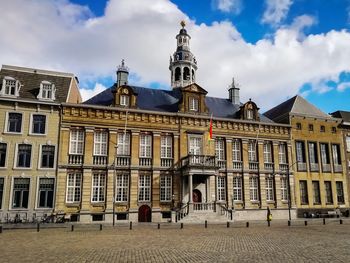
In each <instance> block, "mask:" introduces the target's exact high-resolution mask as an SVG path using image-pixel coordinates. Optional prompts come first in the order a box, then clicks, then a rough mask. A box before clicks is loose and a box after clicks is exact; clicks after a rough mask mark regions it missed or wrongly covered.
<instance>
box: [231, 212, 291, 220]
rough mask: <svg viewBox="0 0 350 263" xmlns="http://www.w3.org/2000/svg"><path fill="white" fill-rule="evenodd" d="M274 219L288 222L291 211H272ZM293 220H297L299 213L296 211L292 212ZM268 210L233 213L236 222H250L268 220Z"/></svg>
mask: <svg viewBox="0 0 350 263" xmlns="http://www.w3.org/2000/svg"><path fill="white" fill-rule="evenodd" d="M271 214H272V219H276V220H288V219H289V211H288V209H271ZM290 215H291V219H296V218H297V212H296V210H295V209H291V210H290ZM266 218H267V210H266V209H259V210H257V209H246V210H235V211H234V212H233V220H234V221H249V220H266Z"/></svg>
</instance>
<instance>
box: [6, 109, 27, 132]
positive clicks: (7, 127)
mask: <svg viewBox="0 0 350 263" xmlns="http://www.w3.org/2000/svg"><path fill="white" fill-rule="evenodd" d="M11 113H17V114H21V115H22V120H21V131H20V132H13V131H9V118H10V114H11ZM23 123H24V113H23V112H17V111H7V112H6V120H5V129H4V133H7V134H22V132H23Z"/></svg>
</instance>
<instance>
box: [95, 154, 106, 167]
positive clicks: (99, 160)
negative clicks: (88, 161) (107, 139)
mask: <svg viewBox="0 0 350 263" xmlns="http://www.w3.org/2000/svg"><path fill="white" fill-rule="evenodd" d="M92 162H93V164H94V165H107V156H93V160H92Z"/></svg>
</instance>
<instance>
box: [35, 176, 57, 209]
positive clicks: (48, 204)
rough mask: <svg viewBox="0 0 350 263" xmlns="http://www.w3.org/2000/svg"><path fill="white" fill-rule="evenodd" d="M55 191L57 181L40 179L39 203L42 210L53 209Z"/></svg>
mask: <svg viewBox="0 0 350 263" xmlns="http://www.w3.org/2000/svg"><path fill="white" fill-rule="evenodd" d="M54 189H55V179H53V178H40V179H39V203H38V207H40V208H52V207H53V197H54Z"/></svg>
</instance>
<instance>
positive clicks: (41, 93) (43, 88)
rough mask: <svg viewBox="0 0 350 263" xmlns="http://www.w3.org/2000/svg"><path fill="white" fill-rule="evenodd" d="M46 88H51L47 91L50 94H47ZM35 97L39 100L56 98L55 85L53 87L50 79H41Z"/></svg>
mask: <svg viewBox="0 0 350 263" xmlns="http://www.w3.org/2000/svg"><path fill="white" fill-rule="evenodd" d="M48 88H49V89H51V90H50V91H49V92H51V96H47V94H48ZM37 99H39V100H49V101H53V100H55V99H56V87H55V84H53V83H51V82H50V81H46V80H43V81H42V82H41V83H40V90H39V94H38V96H37Z"/></svg>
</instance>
